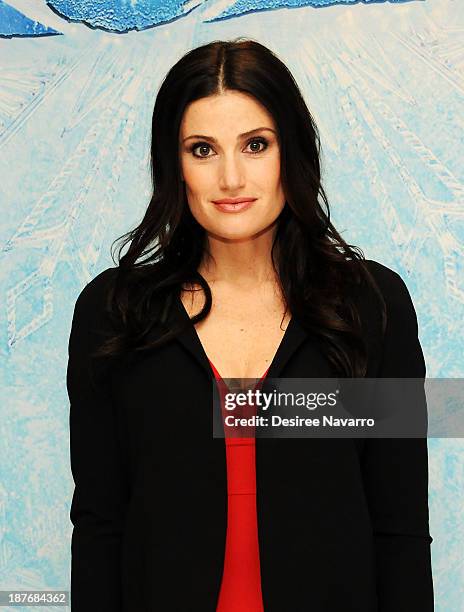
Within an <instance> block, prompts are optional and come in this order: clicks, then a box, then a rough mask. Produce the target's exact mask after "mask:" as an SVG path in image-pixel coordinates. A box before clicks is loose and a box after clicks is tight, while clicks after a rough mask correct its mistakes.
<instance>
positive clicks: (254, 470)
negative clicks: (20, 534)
mask: <svg viewBox="0 0 464 612" xmlns="http://www.w3.org/2000/svg"><path fill="white" fill-rule="evenodd" d="M151 154H152V158H151V162H152V164H151V169H152V176H153V184H154V190H153V196H152V198H151V201H150V204H149V206H148V209H147V211H146V213H145V216H144V218H143V220H142V222H141V223H140V225H139V226H138V227H137V228H136V229H134V230H133V231H131V232H129V233H128V234H126V235H125V237H126V240H125V242H124V244H127V243H128V242H129V243H130V246H129V249H128V251H127V253H126V254H125V255H124V256H122V257H121V253H119V257H120V259H119V262H118V266H117V267H114V268H108V269H107V270H104V271H103V272H101V273H100V274H99V275H98V276H97V277H96V278H94V279H93V280H92V281H91V282H90V283H88V285H87V286H86V287H85V288H84V289H83V290H82V292H81V293H80V295H79V297H78V299H77V302H76V306H75V311H74V316H73V322H72V329H71V334H70V340H69V362H68V373H67V386H68V393H69V397H70V403H71V407H70V433H71V467H72V473H73V477H74V481H75V491H74V496H73V500H72V507H71V520H72V522H73V525H74V529H73V535H72V574H71V577H72V580H71V593H72V595H71V599H72V610H73V612H81V611H82V612H84V611H85V612H92V611H95V612H116V611H119V610H124V611H130V612H145V611H147V612H148V611H155V610H156V611H158V610H162V611H163V612H168V611H173V612H174V611H176V612H187V611H197V610H198V611H201V612H208V611H216V610H217V611H218V612H226V611H228V612H231V611H232V610H234V611H240V612H257V611H258V610H265V611H266V612H303V611H304V612H308V611H309V610H311V612H335V611H337V612H338V611H339V610H340V611H341V610H343V611H344V612H349V611H352V612H377V611H378V612H380V611H381V612H403V611H404V612H406V611H407V612H413V611H417V612H429V611H431V610H433V586H432V575H431V563H430V543H431V542H432V538H431V537H430V534H429V524H428V497H427V495H428V490H427V488H428V473H427V470H428V467H427V440H426V439H425V438H415V439H393V438H392V439H389V438H385V439H362V438H356V439H301V438H300V439H288V438H287V439H285V438H280V439H279V438H270V437H267V438H266V437H260V436H256V437H253V439H252V440H251V438H250V437H249V436H248V437H246V439H245V440H242V441H244V442H247V443H248V444H245V445H244V446H242V447H240V445H237V444H236V445H235V446H234V445H233V443H232V442H231V441H229V440H226V441H225V440H224V438H219V437H214V436H213V435H212V429H213V416H212V410H211V406H212V399H213V390H214V389H216V390H217V389H220V388H221V384H222V382H223V381H221V375H222V377H227V378H250V379H264V378H265V377H272V378H276V377H277V378H278V377H284V378H306V377H316V378H319V377H321V378H322V377H329V378H330V377H334V376H340V377H350V378H351V377H400V378H401V377H413V378H414V377H417V378H422V379H423V378H424V377H425V364H424V358H423V353H422V350H421V347H420V344H419V340H418V327H417V319H416V314H415V310H414V307H413V304H412V302H411V298H410V295H409V292H408V290H407V288H406V285H405V284H404V282H403V281H402V279H401V278H400V276H399V275H398V274H397V273H396V272H394V271H392V270H390V269H389V268H387V267H386V266H383V265H382V264H380V263H377V262H375V261H366V260H364V259H363V257H362V254H361V252H360V250H359V249H357V248H356V247H352V246H351V245H348V244H346V242H344V240H343V239H342V238H341V236H340V235H339V234H338V233H337V231H336V230H335V228H334V227H333V225H332V224H331V222H330V214H329V208H328V204H327V198H326V196H325V194H324V190H323V188H322V185H321V175H320V165H319V136H318V132H317V128H316V126H315V124H314V121H313V119H312V117H311V115H310V113H309V111H308V109H307V107H306V105H305V103H304V100H303V98H302V96H301V93H300V92H299V90H298V87H297V85H296V83H295V81H294V80H293V78H292V76H291V74H290V73H289V71H288V69H287V68H286V67H285V65H284V64H283V63H282V62H281V61H280V60H279V59H278V58H277V57H276V56H275V55H274V54H273V53H272V52H271V51H269V50H268V49H267V48H266V47H264V46H262V45H260V44H259V43H257V42H254V41H250V40H235V41H231V42H220V41H219V42H217V41H216V42H212V43H209V44H207V45H204V46H202V47H200V48H197V49H194V50H192V51H190V52H189V53H187V54H186V55H185V56H184V57H182V58H181V59H180V60H179V61H178V62H177V63H176V65H175V66H173V68H172V69H171V70H170V71H169V73H168V74H167V76H166V78H165V80H164V82H163V83H162V85H161V88H160V90H159V92H158V95H157V99H156V103H155V108H154V113H153V124H152V146H151ZM319 196H320V197H321V199H322V200H323V202H324V204H325V210H324V208H323V207H322V206H321V204H320V202H319ZM237 198H238V199H243V198H245V199H246V200H247V202H245V203H244V202H242V203H235V204H234V203H233V202H232V203H230V200H232V201H234V200H236V199H237ZM215 384H217V385H218V386H217V387H214V385H215ZM222 390H224V387H222ZM424 402H425V400H424ZM424 408H425V404H424ZM225 442H226V443H225ZM227 442H230V443H229V444H227ZM250 442H251V443H250ZM237 487H238V488H237ZM240 487H242V488H240ZM240 494H242V495H240Z"/></svg>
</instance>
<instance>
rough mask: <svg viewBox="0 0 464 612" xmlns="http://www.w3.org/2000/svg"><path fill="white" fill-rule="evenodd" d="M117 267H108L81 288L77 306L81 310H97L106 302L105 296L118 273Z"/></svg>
mask: <svg viewBox="0 0 464 612" xmlns="http://www.w3.org/2000/svg"><path fill="white" fill-rule="evenodd" d="M117 270H118V268H117V267H113V268H106V269H105V270H102V271H101V272H100V273H99V274H97V275H96V276H94V277H93V278H92V279H91V280H90V281H89V282H88V283H87V284H86V285H84V287H83V288H82V289H81V291H80V293H79V295H78V296H77V300H76V306H79V308H80V309H81V310H88V311H96V310H98V309H100V308H102V306H103V305H104V304H105V298H106V296H107V295H108V291H109V289H110V288H111V286H112V284H113V282H114V280H115V278H116V274H117Z"/></svg>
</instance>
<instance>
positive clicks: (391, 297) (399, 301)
mask: <svg viewBox="0 0 464 612" xmlns="http://www.w3.org/2000/svg"><path fill="white" fill-rule="evenodd" d="M364 262H365V264H366V267H367V269H368V271H369V272H370V274H371V276H372V277H373V279H374V281H375V283H376V285H377V287H378V288H379V290H380V292H381V294H382V297H383V299H384V300H385V302H386V303H387V307H388V305H390V308H392V307H394V306H395V305H399V306H401V305H410V303H411V295H410V292H409V289H408V287H407V285H406V283H405V281H404V280H403V278H402V277H401V276H400V274H399V273H398V272H396V271H395V270H393V269H392V268H389V267H388V266H386V265H385V264H382V263H380V262H378V261H375V260H373V259H366V260H364Z"/></svg>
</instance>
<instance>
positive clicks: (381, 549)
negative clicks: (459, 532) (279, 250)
mask: <svg viewBox="0 0 464 612" xmlns="http://www.w3.org/2000/svg"><path fill="white" fill-rule="evenodd" d="M377 266H379V268H378V272H377V275H376V276H377V278H376V280H377V281H378V284H379V287H380V289H381V291H382V294H383V296H384V299H385V302H386V307H387V317H388V320H387V327H386V332H385V333H386V335H385V338H384V345H383V353H382V358H381V362H380V370H379V374H378V377H379V378H416V379H422V380H424V379H425V374H426V368H425V361H424V356H423V352H422V349H421V346H420V343H419V338H418V324H417V317H416V313H415V310H414V306H413V303H412V300H411V296H410V294H409V291H408V289H407V287H406V285H405V283H404V281H403V280H402V278H401V277H400V276H399V275H398V274H397V273H396V272H394V271H393V270H390V269H389V268H387V267H385V266H381V264H377ZM419 401H420V406H423V410H424V413H425V419H426V418H427V416H426V415H427V404H426V397H425V389H424V385H423V383H421V385H420V399H419ZM362 469H363V477H364V482H365V490H366V495H367V499H368V504H369V507H370V513H371V518H372V525H373V535H374V547H375V561H376V576H377V596H378V612H413V611H414V612H416V611H417V612H419V611H420V612H433V609H434V593H433V582H432V569H431V551H430V544H431V543H432V540H433V538H432V537H431V536H430V533H429V509H428V454H427V438H426V437H423V438H377V439H376V438H370V439H367V440H366V441H365V448H364V455H363V468H362Z"/></svg>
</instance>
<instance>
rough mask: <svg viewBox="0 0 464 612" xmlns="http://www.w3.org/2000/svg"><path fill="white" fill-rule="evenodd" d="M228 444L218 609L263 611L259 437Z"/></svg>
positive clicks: (220, 383) (218, 378)
mask: <svg viewBox="0 0 464 612" xmlns="http://www.w3.org/2000/svg"><path fill="white" fill-rule="evenodd" d="M209 362H210V364H211V367H212V369H213V371H214V375H215V377H216V381H217V383H218V387H219V390H220V391H221V392H222V394H223V393H224V392H227V390H228V387H227V385H226V384H225V382H224V381H223V380H222V378H221V375H220V374H219V372H218V371H217V370H216V368H215V366H214V364H213V362H212V361H211V360H209ZM268 370H269V368H268V369H267V370H266V372H265V373H264V374H263V376H262V377H261V379H260V381H259V382H258V383H257V384H256V385H255V388H256V386H258V385H259V384H260V382H261V381H262V380H263V379H264V377H265V376H266V374H267V372H268ZM221 397H223V395H221ZM228 414H231V413H228ZM225 444H226V461H227V493H228V502H227V535H226V549H225V558H224V572H223V576H222V583H221V590H220V593H219V601H218V605H217V608H216V612H263V611H264V607H263V601H262V594H261V572H260V564H259V545H258V523H257V514H256V464H255V437H254V435H253V437H250V438H248V437H247V438H236V437H234V438H228V437H226V438H225Z"/></svg>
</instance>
